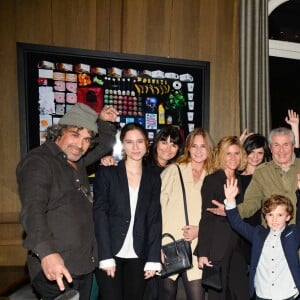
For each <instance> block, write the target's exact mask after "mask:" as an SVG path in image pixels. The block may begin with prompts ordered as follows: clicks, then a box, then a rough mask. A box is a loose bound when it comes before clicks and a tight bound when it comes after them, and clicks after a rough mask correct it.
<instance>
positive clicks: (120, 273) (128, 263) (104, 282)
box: [95, 257, 146, 300]
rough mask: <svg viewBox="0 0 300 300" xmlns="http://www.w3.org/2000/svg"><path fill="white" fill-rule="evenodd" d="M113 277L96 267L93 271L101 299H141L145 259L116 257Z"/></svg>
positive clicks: (143, 285) (143, 287)
mask: <svg viewBox="0 0 300 300" xmlns="http://www.w3.org/2000/svg"><path fill="white" fill-rule="evenodd" d="M115 260H116V272H115V277H114V278H112V277H110V276H107V275H106V272H105V271H103V270H100V269H97V270H96V272H95V275H96V279H97V283H98V286H99V292H100V298H101V300H142V299H143V295H144V290H145V283H146V281H145V279H144V266H145V261H144V260H142V259H139V258H130V259H127V258H118V257H115Z"/></svg>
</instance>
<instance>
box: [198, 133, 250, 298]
mask: <svg viewBox="0 0 300 300" xmlns="http://www.w3.org/2000/svg"><path fill="white" fill-rule="evenodd" d="M246 164H247V154H246V152H245V150H244V148H243V146H242V145H241V142H240V140H239V138H238V137H236V136H227V137H224V138H222V139H221V140H220V142H219V143H218V145H217V147H216V149H215V151H214V164H213V168H214V173H212V174H210V175H208V176H206V178H205V179H204V182H203V185H202V189H201V195H202V215H201V219H200V223H199V237H198V247H197V250H196V253H195V254H196V255H197V256H198V262H199V267H200V268H203V266H204V265H208V266H211V265H214V264H218V265H219V266H220V267H221V268H222V285H223V288H222V290H221V291H218V290H215V289H212V288H208V299H209V300H226V299H231V300H245V299H249V293H248V280H247V264H246V261H245V257H244V254H243V250H242V248H241V243H240V242H241V238H240V236H239V235H238V234H237V233H236V232H234V231H233V230H232V229H231V227H230V224H229V222H228V220H227V218H224V217H222V216H218V215H214V214H212V213H210V212H208V211H207V208H209V207H212V206H213V205H212V202H211V201H212V200H216V201H218V202H220V203H223V201H224V199H225V194H224V184H226V181H227V180H231V179H237V182H238V187H239V194H238V195H237V197H236V201H237V203H241V202H242V200H243V190H242V188H241V180H240V175H239V172H238V171H241V170H243V169H244V168H245V166H246Z"/></svg>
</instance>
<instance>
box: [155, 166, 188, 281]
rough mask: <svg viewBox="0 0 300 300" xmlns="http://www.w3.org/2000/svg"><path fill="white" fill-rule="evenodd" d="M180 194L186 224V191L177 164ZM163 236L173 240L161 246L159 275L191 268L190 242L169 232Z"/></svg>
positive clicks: (167, 274) (169, 274)
mask: <svg viewBox="0 0 300 300" xmlns="http://www.w3.org/2000/svg"><path fill="white" fill-rule="evenodd" d="M177 168H178V172H179V177H180V182H181V188H182V194H183V203H184V214H185V220H186V225H188V224H189V220H188V213H187V204H186V193H185V188H184V183H183V179H182V174H181V171H180V168H179V166H178V165H177ZM165 237H169V238H171V239H172V240H173V241H172V242H171V243H169V244H166V245H163V246H162V255H163V256H164V263H162V271H161V273H160V275H161V276H162V277H168V276H171V275H174V274H179V273H182V272H184V271H186V270H188V269H190V268H192V266H193V264H192V248H191V243H190V242H187V241H185V240H184V239H179V240H175V238H174V237H173V235H171V234H170V233H164V234H163V235H162V239H163V238H165Z"/></svg>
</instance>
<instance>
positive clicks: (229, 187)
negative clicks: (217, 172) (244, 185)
mask: <svg viewBox="0 0 300 300" xmlns="http://www.w3.org/2000/svg"><path fill="white" fill-rule="evenodd" d="M238 192H239V189H238V186H237V179H236V178H230V179H227V180H226V183H225V184H224V193H225V197H226V199H227V201H228V202H234V200H235V197H236V195H237V194H238Z"/></svg>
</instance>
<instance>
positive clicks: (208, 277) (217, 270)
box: [202, 264, 222, 290]
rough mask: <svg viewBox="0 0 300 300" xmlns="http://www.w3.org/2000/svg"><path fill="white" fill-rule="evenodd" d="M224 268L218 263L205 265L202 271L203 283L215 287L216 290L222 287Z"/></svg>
mask: <svg viewBox="0 0 300 300" xmlns="http://www.w3.org/2000/svg"><path fill="white" fill-rule="evenodd" d="M221 272H222V269H221V267H220V266H218V265H217V264H214V265H213V266H212V267H210V266H206V265H204V266H203V272H202V284H203V285H205V286H207V287H209V288H213V289H215V290H221V289H222V274H221Z"/></svg>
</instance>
